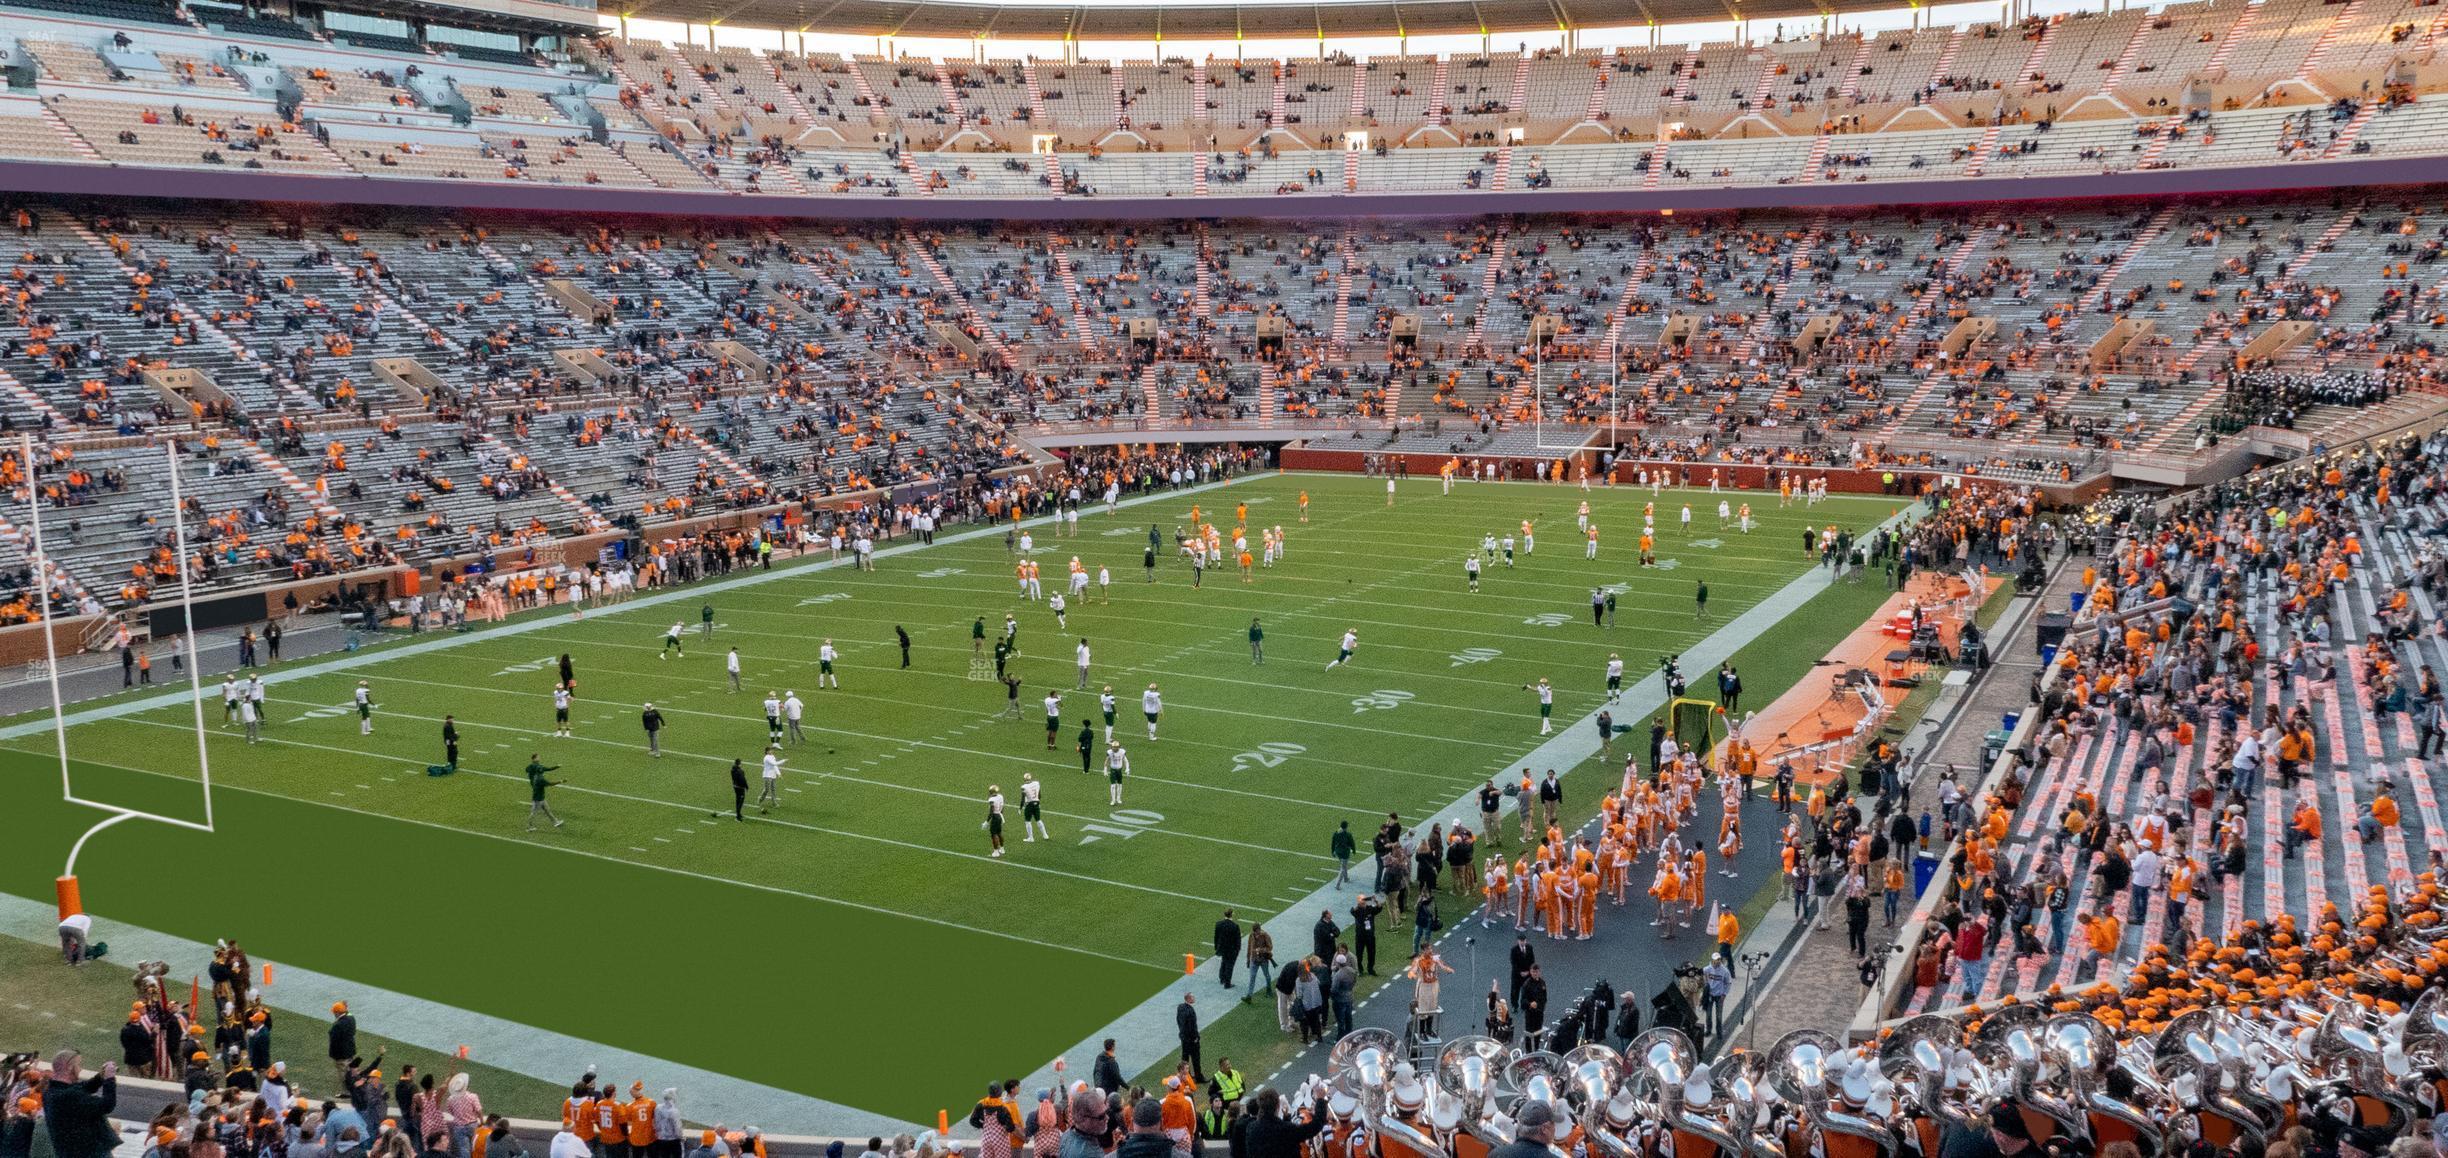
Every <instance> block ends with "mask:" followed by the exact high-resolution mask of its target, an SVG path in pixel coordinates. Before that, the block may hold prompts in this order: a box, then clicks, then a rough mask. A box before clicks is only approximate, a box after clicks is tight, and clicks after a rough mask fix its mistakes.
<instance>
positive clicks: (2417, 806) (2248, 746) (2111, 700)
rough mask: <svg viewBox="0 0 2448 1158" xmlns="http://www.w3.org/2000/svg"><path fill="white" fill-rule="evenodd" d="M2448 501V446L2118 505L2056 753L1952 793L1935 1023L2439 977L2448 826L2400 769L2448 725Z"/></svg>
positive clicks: (2246, 998)
mask: <svg viewBox="0 0 2448 1158" xmlns="http://www.w3.org/2000/svg"><path fill="white" fill-rule="evenodd" d="M2444 493H2448V439H2444V438H2442V437H2441V436H2439V435H2436V434H2435V435H2432V436H2430V437H2428V438H2427V439H2421V440H2416V439H2404V440H2399V441H2396V442H2393V443H2391V444H2388V445H2387V446H2385V447H2384V448H2380V449H2376V450H2363V449H2358V450H2356V451H2353V452H2341V453H2338V454H2335V455H2332V456H2330V457H2329V458H2328V459H2326V460H2323V461H2318V462H2315V463H2314V464H2313V465H2312V466H2311V468H2310V469H2301V468H2297V467H2292V466H2290V467H2283V468H2279V469H2274V470H2270V471H2264V472H2260V473H2256V474H2253V475H2248V476H2246V477H2244V478H2242V479H2239V480H2237V481H2235V482H2231V483H2226V484H2221V485H2219V486H2217V487H2214V488H2211V489H2209V490H2207V491H2204V492H2200V493H2197V494H2195V495H2193V496H2189V497H2186V498H2182V499H2178V500H2174V501H2173V502H2171V503H2167V504H2161V505H2146V504H2142V503H2140V502H2138V501H2135V500H2130V499H2127V500H2117V501H2115V502H2114V504H2113V506H2112V507H2109V508H2104V509H2102V510H2100V511H2097V512H2094V515H2096V516H2097V517H2098V521H2097V522H2095V523H2094V524H2093V525H2094V526H2095V527H2096V528H2098V529H2099V530H2101V531H2103V532H2107V533H2108V534H2107V535H2103V536H2102V537H2101V538H2099V539H2098V540H2097V541H2098V542H2099V543H2101V544H2102V545H2103V547H2104V548H2105V549H2103V550H2102V551H2101V552H2100V554H2099V555H2098V556H2096V558H2095V559H2084V560H2080V561H2078V562H2079V563H2080V564H2081V565H2082V566H2084V571H2083V573H2082V579H2081V582H2080V585H2079V588H2078V589H2079V590H2080V591H2081V592H2082V593H2083V594H2084V596H2085V601H2084V608H2083V610H2084V615H2085V617H2086V618H2085V620H2084V621H2083V622H2081V623H2078V624H2077V626H2076V629H2075V630H2074V631H2073V632H2072V633H2071V634H2069V635H2068V637H2067V638H2066V640H2065V643H2064V645H2063V646H2062V647H2060V648H2058V649H2057V650H2056V652H2055V656H2054V658H2053V660H2052V661H2051V664H2050V672H2049V676H2048V678H2047V679H2046V680H2045V681H2038V680H2036V681H2035V686H2034V696H2033V701H2034V702H2033V707H2032V708H2031V710H2030V714H2031V716H2032V718H2033V725H2032V727H2031V729H2030V732H2029V737H2030V738H2029V740H2028V741H2027V742H2025V743H2023V744H2021V745H2020V746H2018V747H2017V748H2016V749H2014V756H2015V759H2014V761H2013V763H2012V768H2011V770H2010V771H2008V772H2007V773H2006V774H2005V775H2004V777H2003V779H2002V780H2001V781H1999V782H1998V783H1996V784H1994V785H1991V786H1988V787H1987V788H1986V789H1985V790H1983V789H1981V788H1980V787H1978V786H1967V787H1966V788H1965V789H1964V790H1963V791H1962V792H1960V793H1959V794H1958V796H1957V797H1956V799H1955V800H1954V801H1951V802H1950V803H1949V806H1948V812H1949V819H1950V822H1951V827H1952V829H1953V831H1955V832H1957V833H1960V834H1961V835H1962V837H1963V840H1962V842H1961V844H1960V845H1959V846H1958V847H1957V848H1956V850H1955V852H1954V854H1953V858H1952V860H1950V861H1949V863H1948V864H1947V865H1946V866H1945V869H1944V871H1945V873H1946V875H1947V877H1948V880H1949V882H1950V884H1949V888H1948V889H1947V890H1946V891H1947V899H1946V900H1944V901H1943V902H1941V903H1940V904H1939V906H1938V907H1937V908H1936V910H1935V914H1934V925H1935V927H1934V928H1933V929H1932V930H1931V931H1930V934H1929V935H1928V936H1927V937H1926V938H1925V939H1924V940H1923V941H1922V943H1921V944H1920V946H1919V947H1918V948H1917V950H1916V952H1915V958H1914V973H1915V976H1914V979H1913V980H1914V985H1915V988H1916V991H1917V992H1916V996H1915V997H1914V1002H1915V1007H1916V1008H1932V1007H1941V1008H1943V1007H1953V1006H1957V1005H1973V1006H1978V1007H1982V1008H1994V1007H1995V1003H1996V1002H1997V1001H1998V999H1999V998H2000V997H2001V996H2003V995H2008V994H2017V993H2021V994H2030V993H2034V992H2043V991H2045V992H2047V993H2048V994H2050V995H2051V996H2050V1000H2052V1001H2060V1000H2062V1001H2063V1002H2065V1003H2066V1004H2065V1005H2064V1007H2065V1008H2075V1007H2079V1008H2083V1009H2086V1010H2090V1011H2094V1012H2097V1013H2098V1014H2099V1016H2101V1017H2102V1018H2103V1020H2107V1021H2109V1022H2110V1023H2111V1024H2117V1025H2131V1026H2133V1027H2135V1028H2138V1029H2150V1028H2155V1027H2156V1026H2159V1025H2163V1024H2165V1023H2166V1022H2167V1020H2168V1019H2169V1018H2171V1017H2172V1016H2174V1015H2175V1014H2176V1013H2178V1012H2181V1011H2182V1010H2184V1009H2186V1008H2189V1007H2195V1006H2200V1005H2204V1004H2209V1005H2216V1006H2222V1007H2228V1008H2246V1007H2249V1006H2251V1005H2252V1004H2253V1003H2256V1002H2270V1001H2275V1000H2277V999H2279V998H2286V997H2292V998H2306V997H2313V996H2317V995H2322V994H2331V995H2336V996H2339V997H2343V998H2348V999H2351V1000H2354V1001H2356V1002H2358V1003H2360V1004H2363V1005H2366V1006H2369V1007H2373V1008H2376V1009H2379V1010H2380V1011H2382V1012H2383V1013H2386V1012H2388V1011H2390V1010H2393V1009H2395V1008H2397V1007H2399V1006H2400V1005H2402V1003H2404V1002H2405V1001H2407V1000H2409V999H2410V998H2411V997H2412V996H2413V994H2414V993H2415V992H2417V991H2419V989H2420V988H2422V987H2424V986H2425V985H2427V984H2430V982H2429V981H2428V980H2427V978H2428V977H2429V975H2430V974H2431V973H2432V972H2434V971H2435V970H2436V969H2438V968H2439V967H2440V966H2441V965H2443V964H2448V957H2443V956H2442V955H2440V954H2438V953H2436V952H2434V951H2433V950H2432V949H2431V948H2430V942H2431V934H2429V933H2428V932H2427V930H2428V929H2429V928H2430V927H2431V926H2432V925H2433V924H2434V923H2435V922H2436V920H2437V919H2438V915H2439V914H2438V912H2437V911H2436V904H2437V902H2438V900H2439V892H2438V889H2439V885H2440V883H2441V882H2442V880H2443V878H2442V876H2441V875H2440V874H2441V873H2442V872H2443V871H2448V832H2444V831H2443V830H2442V828H2441V826H2440V818H2439V812H2438V810H2437V807H2436V803H2435V801H2434V799H2433V790H2432V786H2431V784H2430V783H2429V781H2428V779H2427V777H2426V776H2425V775H2424V774H2423V773H2422V771H2421V768H2422V765H2421V764H2420V763H2419V762H2415V763H2410V764H2406V765H2405V766H2406V767H2408V768H2409V769H2410V771H2409V773H2408V775H2407V776H2406V777H2405V778H2402V779H2401V778H2400V777H2399V775H2398V773H2397V771H2396V769H2397V767H2398V766H2399V765H2400V764H2401V763H2403V762H2405V761H2407V760H2409V759H2411V758H2413V757H2416V756H2417V755H2418V754H2420V753H2422V752H2427V751H2429V750H2430V749H2431V748H2432V747H2434V746H2435V745H2436V744H2437V743H2438V740H2437V737H2438V736H2441V735H2443V734H2448V729H2444V728H2443V725H2448V706H2444V701H2443V692H2442V689H2441V687H2440V683H2439V679H2438V675H2437V664H2438V663H2439V640H2440V633H2439V631H2438V630H2437V627H2436V621H2433V620H2429V619H2427V609H2428V608H2430V607H2432V606H2435V604H2433V602H2432V600H2433V599H2434V597H2435V596H2436V595H2438V594H2442V593H2448V592H2443V591H2442V589H2441V587H2440V576H2441V566H2440V555H2441V552H2440V551H2439V549H2438V547H2437V544H2436V540H2435V539H2433V538H2432V537H2431V534H2432V531H2433V530H2434V529H2436V528H2438V527H2439V526H2440V524H2441V517H2440V515H2439V512H2438V504H2439V503H2440V501H2441V499H2442V498H2443V494H2444ZM2162 507H2164V509H2162ZM2110 536H2113V538H2111V537H2110ZM2111 542H2113V544H2114V545H2113V547H2107V546H2106V545H2107V544H2109V543H2111ZM2392 962H2394V963H2392ZM2093 982H2110V983H2114V984H2113V985H2111V986H2110V987H2109V988H2106V989H2097V990H2094V989H2091V988H2090V986H2091V984H2092V983H2093ZM2060 995H2062V996H2060Z"/></svg>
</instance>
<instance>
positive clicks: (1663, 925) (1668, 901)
mask: <svg viewBox="0 0 2448 1158" xmlns="http://www.w3.org/2000/svg"><path fill="white" fill-rule="evenodd" d="M1649 895H1650V896H1653V897H1656V898H1657V906H1658V915H1657V919H1656V920H1654V921H1651V922H1649V923H1650V924H1651V925H1654V926H1657V927H1658V929H1659V930H1661V931H1660V932H1659V934H1658V936H1659V938H1660V939H1662V940H1667V941H1672V940H1674V922H1673V920H1672V919H1671V918H1672V916H1673V913H1674V908H1675V906H1677V905H1680V904H1682V903H1683V878H1682V876H1681V875H1680V874H1678V873H1677V872H1676V870H1675V858H1674V857H1673V855H1672V854H1668V855H1665V856H1661V857H1659V858H1658V870H1657V880H1656V881H1655V882H1654V883H1652V884H1651V885H1650V886H1649Z"/></svg>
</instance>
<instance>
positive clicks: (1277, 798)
mask: <svg viewBox="0 0 2448 1158" xmlns="http://www.w3.org/2000/svg"><path fill="white" fill-rule="evenodd" d="M615 674H623V675H626V674H633V673H629V672H626V671H623V672H616V673H615ZM390 678H391V679H392V680H393V681H394V682H398V683H413V684H428V685H431V686H434V687H457V686H459V685H457V684H452V683H446V682H444V681H440V680H420V679H411V678H409V677H406V676H392V677H390ZM496 694H498V695H512V696H526V697H530V698H539V699H540V698H543V697H545V696H547V695H548V694H549V693H544V692H500V693H496ZM859 698H861V699H872V698H875V697H869V696H861V697H859ZM888 702H898V701H888ZM672 711H674V712H677V713H683V714H687V715H695V716H711V717H714V718H717V719H729V720H738V719H740V718H741V717H739V716H736V715H727V714H725V713H721V712H704V711H698V710H696V709H693V708H674V709H672ZM1232 714H1234V715H1253V714H1255V713H1249V712H1234V713H1232ZM399 718H402V719H410V720H435V721H438V720H440V719H441V717H439V716H416V715H406V716H401V717H399ZM1264 718H1267V719H1279V718H1281V717H1271V716H1270V717H1264ZM135 722H137V723H158V721H151V720H139V721H135ZM461 723H463V724H466V726H468V727H471V728H484V729H487V730H498V731H508V732H517V733H519V734H520V735H523V736H536V737H540V736H543V735H544V733H542V732H537V731H534V730H532V729H528V728H522V727H518V726H516V725H511V724H488V723H482V722H478V721H461ZM802 726H803V727H805V728H806V729H807V730H808V731H811V732H825V733H830V734H832V735H836V736H850V737H854V738H857V739H861V740H872V741H875V742H877V743H881V744H894V745H898V746H901V747H904V748H936V749H940V750H942V751H946V752H957V753H959V754H961V755H964V756H982V757H985V758H988V759H993V760H1007V761H1010V762H1012V763H1014V764H1028V765H1036V766H1039V767H1046V768H1066V769H1067V768H1070V767H1072V765H1071V764H1070V763H1068V762H1066V761H1062V760H1048V759H1045V758H1043V757H1031V756H1016V755H1013V754H1011V753H1008V752H992V751H987V750H984V749H980V748H963V747H959V746H957V745H953V744H946V743H942V742H940V741H936V740H925V739H920V740H913V739H910V738H908V737H906V736H882V735H877V734H875V733H872V732H858V731H852V730H851V729H848V728H828V727H825V726H824V725H822V724H813V723H803V724H802ZM1369 730H1371V731H1377V732H1380V733H1382V734H1385V735H1403V736H1408V735H1411V733H1407V732H1388V731H1385V730H1384V729H1369ZM565 738H567V739H573V740H577V741H579V742H581V743H587V744H604V745H609V746H612V747H617V748H634V745H631V744H625V743H621V742H619V741H614V740H602V739H597V738H595V737H593V736H570V737H565ZM1159 742H1160V743H1161V742H1162V741H1159ZM1481 746H1483V747H1490V748H1503V749H1505V750H1506V751H1509V752H1510V751H1518V750H1519V749H1518V747H1516V746H1515V745H1509V744H1497V743H1492V742H1482V743H1481ZM332 750H333V751H337V752H351V751H352V750H351V749H347V748H334V749H332ZM664 751H665V753H667V754H669V755H675V756H688V757H690V758H692V759H699V760H719V761H722V762H724V763H726V764H727V763H729V762H730V758H729V757H727V756H709V755H705V754H702V753H695V752H683V751H681V750H679V749H677V748H669V747H667V748H665V749H664ZM355 754H360V755H362V753H355ZM1131 776H1132V777H1133V778H1134V779H1140V780H1145V781H1147V782H1148V783H1150V784H1164V785H1168V786H1171V787H1176V788H1190V789H1195V790H1198V791H1201V792H1215V793H1221V794H1223V795H1227V796H1241V797H1247V798H1250V799H1253V800H1271V801H1274V802H1276V803H1278V804H1291V805H1297V806H1300V807H1303V808H1320V809H1324V810H1326V811H1329V812H1333V813H1336V814H1338V815H1349V814H1351V813H1352V812H1354V811H1359V812H1362V813H1374V812H1376V811H1377V809H1376V808H1375V807H1374V806H1372V805H1356V804H1337V803H1334V802H1332V801H1318V800H1309V799H1305V798H1302V797H1298V796H1281V795H1277V794H1275V793H1272V792H1252V791H1248V790H1246V789H1239V788H1226V787H1223V786H1221V785H1216V784H1201V783H1198V782H1196V781H1191V780H1173V779H1168V778H1165V777H1161V776H1149V775H1145V774H1143V773H1140V772H1137V771H1133V772H1132V773H1131ZM843 778H844V779H848V780H851V781H852V782H853V783H861V784H873V785H878V786H881V787H885V788H901V789H911V790H913V791H928V790H926V789H916V788H913V786H911V785H906V784H897V783H894V782H892V781H889V780H860V779H857V778H855V777H843ZM1466 782H1467V781H1459V780H1458V781H1454V783H1466ZM939 795H940V793H939ZM958 799H962V800H968V799H970V797H968V796H965V795H963V796H959V797H958ZM1074 819H1088V820H1095V819H1097V818H1096V817H1084V818H1081V817H1075V818H1074ZM1157 831H1162V832H1171V833H1172V834H1173V835H1176V836H1188V837H1190V838H1192V839H1201V840H1219V839H1221V838H1219V837H1206V836H1200V835H1199V834H1195V833H1184V832H1180V831H1178V830H1172V829H1159V830H1157ZM1277 851H1282V850H1277ZM1294 855H1300V856H1309V855H1312V854H1308V853H1297V854H1294Z"/></svg>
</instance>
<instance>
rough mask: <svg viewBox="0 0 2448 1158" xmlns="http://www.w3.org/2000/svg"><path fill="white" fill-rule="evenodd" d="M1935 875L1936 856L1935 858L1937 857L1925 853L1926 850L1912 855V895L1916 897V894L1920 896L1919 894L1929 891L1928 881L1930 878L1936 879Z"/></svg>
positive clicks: (1936, 867)
mask: <svg viewBox="0 0 2448 1158" xmlns="http://www.w3.org/2000/svg"><path fill="white" fill-rule="evenodd" d="M1937 876H1938V858H1937V857H1934V856H1931V855H1930V854H1928V853H1926V852H1924V853H1918V854H1916V855H1914V857H1913V895H1914V896H1916V897H1918V896H1920V895H1921V894H1923V893H1926V892H1928V891H1929V887H1930V882H1931V881H1932V880H1934V879H1936V878H1937Z"/></svg>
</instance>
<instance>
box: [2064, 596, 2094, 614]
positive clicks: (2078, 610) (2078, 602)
mask: <svg viewBox="0 0 2448 1158" xmlns="http://www.w3.org/2000/svg"><path fill="white" fill-rule="evenodd" d="M2090 597H2091V593H2090V592H2088V591H2077V592H2075V593H2073V594H2071V595H2068V596H2066V614H2068V615H2080V614H2082V609H2083V601H2084V600H2086V599H2089V598H2090Z"/></svg>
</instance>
